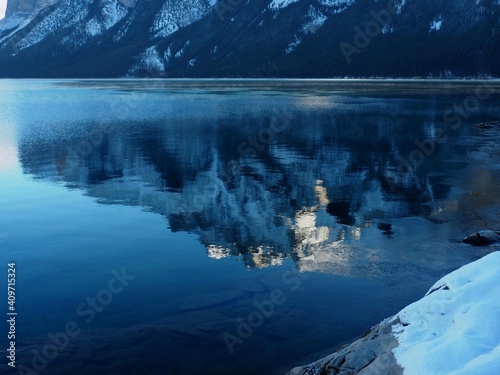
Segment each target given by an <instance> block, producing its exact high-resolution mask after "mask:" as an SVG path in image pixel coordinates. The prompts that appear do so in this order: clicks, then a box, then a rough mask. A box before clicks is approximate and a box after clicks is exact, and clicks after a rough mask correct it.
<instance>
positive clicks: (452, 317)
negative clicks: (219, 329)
mask: <svg viewBox="0 0 500 375" xmlns="http://www.w3.org/2000/svg"><path fill="white" fill-rule="evenodd" d="M499 266H500V251H498V250H496V249H492V252H490V253H489V254H487V255H485V256H483V257H482V258H479V259H478V260H476V261H473V262H471V263H468V264H466V265H464V266H462V267H460V268H459V269H457V270H455V271H452V272H450V273H449V274H447V275H446V276H444V277H443V278H441V279H440V280H438V281H437V282H436V283H435V284H434V285H433V286H432V287H431V288H430V289H429V291H428V292H427V293H426V294H425V296H424V297H422V298H421V299H420V300H418V301H415V302H414V303H411V304H410V305H408V306H406V307H405V308H403V309H402V310H401V311H400V312H398V313H397V314H396V315H394V316H392V317H389V318H387V319H384V320H383V321H382V322H380V323H379V324H377V325H376V326H374V327H372V329H370V330H369V331H368V332H367V333H365V334H362V335H361V336H360V337H359V338H358V339H356V340H354V341H352V342H351V343H350V344H348V345H342V346H340V347H338V348H337V349H335V350H334V351H333V352H332V353H331V354H329V355H327V356H324V357H322V358H320V359H318V360H316V361H314V362H311V363H309V364H307V365H302V366H298V367H294V368H293V369H291V370H290V371H289V372H287V373H286V375H319V374H321V375H333V374H346V375H347V374H369V373H384V374H389V375H400V374H403V373H404V369H408V370H410V371H413V372H415V373H435V372H429V371H430V370H432V369H433V368H432V366H436V363H438V364H439V365H443V366H444V367H450V364H448V363H446V364H445V363H444V361H441V362H439V361H436V357H437V358H438V359H439V358H441V359H443V358H444V359H446V360H447V361H448V360H449V362H450V363H451V366H452V365H453V364H457V366H456V367H457V369H462V368H463V367H465V368H467V367H468V368H470V369H471V371H473V370H476V369H477V367H478V366H479V371H485V370H487V371H489V370H493V371H497V370H499V369H500V355H495V354H494V352H500V346H497V347H494V348H486V349H485V347H487V346H488V345H486V344H485V343H486V342H488V343H490V342H493V346H494V343H495V342H496V341H498V340H495V339H491V337H488V335H489V336H496V335H500V333H497V332H496V331H495V330H494V329H493V330H490V329H488V328H486V330H484V329H482V325H485V326H488V325H492V326H495V325H496V324H497V320H498V317H497V316H496V315H495V311H497V309H498V306H499V305H500V303H499V302H492V300H491V299H490V300H488V297H487V296H485V294H484V293H483V291H484V290H488V291H490V290H493V293H491V294H494V289H495V287H496V288H497V289H500V288H499V287H498V286H496V285H495V283H496V284H498V283H497V281H498V275H499V274H500V270H499ZM471 296H472V297H475V298H471ZM493 298H494V297H493ZM469 311H472V312H471V313H469ZM478 311H479V312H480V313H481V314H484V315H485V316H486V317H488V316H490V317H492V318H491V319H489V320H486V321H483V319H482V318H481V316H482V315H479V314H478V313H477V312H478ZM473 313H475V314H476V315H473ZM488 313H489V314H488ZM466 314H469V316H466V317H463V316H462V315H466ZM474 318H476V319H474ZM480 318H481V319H480ZM461 320H464V321H466V322H467V323H468V325H469V326H470V329H469V330H467V331H465V332H464V331H462V330H461V328H463V323H461ZM456 321H458V323H456ZM443 327H444V328H443ZM439 331H441V332H440V334H439V333H438V332H439ZM484 332H486V334H485V333H484ZM481 333H482V335H481ZM469 336H471V337H473V338H474V340H471V339H470V338H469ZM478 337H479V339H478ZM457 342H458V344H457ZM463 343H467V344H466V345H465V348H463V346H464V344H463ZM457 345H461V347H459V350H457V349H456V346H457ZM430 348H435V350H434V351H431V350H429V349H430ZM422 349H424V350H422ZM425 349H426V350H425ZM462 351H465V352H466V353H467V354H469V355H468V356H467V355H464V354H463V353H461V352H462ZM483 352H484V353H483ZM470 353H477V355H476V356H472V358H471V355H470ZM492 353H493V355H492ZM422 354H424V355H423V356H422ZM488 355H489V356H488ZM425 357H429V359H428V360H427V361H426V359H427V358H425ZM433 357H434V358H433ZM479 357H481V359H478V358H479ZM484 357H486V364H485V363H484V362H485V360H484ZM416 358H418V359H419V361H415V360H416ZM422 358H424V359H422ZM464 361H465V363H461V362H464ZM478 363H479V364H478ZM415 367H416V368H415ZM434 370H441V368H434ZM422 371H423V372H422ZM491 373H494V372H491Z"/></svg>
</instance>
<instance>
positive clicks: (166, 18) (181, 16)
mask: <svg viewBox="0 0 500 375" xmlns="http://www.w3.org/2000/svg"><path fill="white" fill-rule="evenodd" d="M214 4H215V0H180V1H177V2H176V3H175V4H173V3H171V2H170V1H167V2H166V3H165V4H163V7H162V8H161V10H160V12H159V13H158V14H157V15H156V17H155V19H154V21H153V25H152V26H151V29H150V31H151V33H152V34H153V35H154V36H155V37H158V38H165V37H167V36H169V35H170V34H172V33H174V32H176V31H177V30H179V29H180V28H183V27H186V26H188V25H190V24H192V23H193V22H196V21H198V20H200V19H201V18H202V17H203V16H205V15H206V14H208V12H209V11H210V10H211V9H212V7H213V5H214Z"/></svg>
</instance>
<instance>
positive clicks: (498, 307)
mask: <svg viewBox="0 0 500 375" xmlns="http://www.w3.org/2000/svg"><path fill="white" fill-rule="evenodd" d="M396 317H397V318H399V320H400V323H398V324H395V325H394V326H393V333H394V335H395V336H396V338H397V340H398V343H399V346H398V347H396V348H395V349H393V353H394V356H395V357H396V360H397V362H398V364H399V365H400V366H401V367H403V368H404V374H407V375H413V374H447V375H450V374H453V375H462V374H463V375H465V374H467V375H474V374H477V375H484V374H500V252H494V253H491V254H489V255H487V256H485V257H483V258H481V259H479V260H477V261H475V262H473V263H470V264H468V265H465V266H463V267H462V268H460V269H458V270H456V271H454V272H452V273H450V274H448V275H447V276H445V277H443V278H442V279H441V280H439V281H438V282H437V283H436V284H435V285H434V286H433V287H432V288H431V289H430V291H429V292H428V293H427V294H426V296H425V297H424V298H422V299H421V300H420V301H417V302H415V303H413V304H411V305H409V306H408V307H406V308H405V309H403V310H402V311H401V312H400V313H399V314H398V315H396Z"/></svg>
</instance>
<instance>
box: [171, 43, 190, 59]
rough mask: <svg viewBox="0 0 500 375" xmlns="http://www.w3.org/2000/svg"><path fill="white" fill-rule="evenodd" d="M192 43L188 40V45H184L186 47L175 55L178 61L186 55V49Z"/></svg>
mask: <svg viewBox="0 0 500 375" xmlns="http://www.w3.org/2000/svg"><path fill="white" fill-rule="evenodd" d="M190 43H191V41H190V40H188V41H187V42H186V44H184V46H183V47H182V48H181V49H180V50H178V51H177V53H176V54H175V58H176V59H178V58H179V57H181V56H182V55H183V54H184V51H185V50H186V47H188V46H189V44H190Z"/></svg>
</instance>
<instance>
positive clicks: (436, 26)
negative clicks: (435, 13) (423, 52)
mask: <svg viewBox="0 0 500 375" xmlns="http://www.w3.org/2000/svg"><path fill="white" fill-rule="evenodd" d="M442 25H443V19H442V18H441V17H439V18H436V19H435V20H433V21H432V22H431V24H430V27H429V33H431V32H432V31H439V30H440V29H441V26H442Z"/></svg>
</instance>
